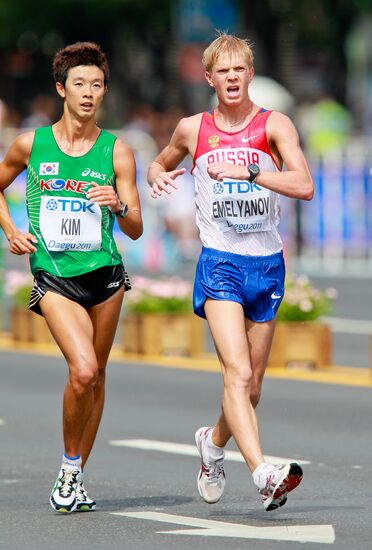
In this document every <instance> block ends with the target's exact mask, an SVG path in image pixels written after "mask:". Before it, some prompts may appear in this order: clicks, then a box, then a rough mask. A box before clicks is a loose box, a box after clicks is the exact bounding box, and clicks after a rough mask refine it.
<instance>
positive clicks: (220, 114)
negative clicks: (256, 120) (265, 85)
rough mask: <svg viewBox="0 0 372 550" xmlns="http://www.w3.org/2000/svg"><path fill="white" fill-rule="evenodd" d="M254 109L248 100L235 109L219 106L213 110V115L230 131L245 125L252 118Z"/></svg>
mask: <svg viewBox="0 0 372 550" xmlns="http://www.w3.org/2000/svg"><path fill="white" fill-rule="evenodd" d="M254 108H255V105H254V103H253V102H252V101H251V100H250V99H248V100H247V101H246V102H244V104H241V105H238V106H237V107H230V106H227V105H224V104H219V105H218V107H217V109H216V110H215V115H216V116H217V119H218V120H219V121H221V122H222V123H223V124H224V126H226V127H228V128H230V129H232V128H235V127H237V126H241V125H243V124H244V123H246V121H247V120H248V119H249V118H250V117H251V116H252V113H253V112H254Z"/></svg>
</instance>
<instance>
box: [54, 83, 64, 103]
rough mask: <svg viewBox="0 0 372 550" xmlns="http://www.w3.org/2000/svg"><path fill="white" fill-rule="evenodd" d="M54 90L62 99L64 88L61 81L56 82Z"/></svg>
mask: <svg viewBox="0 0 372 550" xmlns="http://www.w3.org/2000/svg"><path fill="white" fill-rule="evenodd" d="M56 90H57V93H58V95H59V96H61V97H62V98H63V99H65V98H66V90H65V87H64V85H63V84H62V83H61V82H56Z"/></svg>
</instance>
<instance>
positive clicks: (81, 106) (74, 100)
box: [56, 65, 106, 119]
mask: <svg viewBox="0 0 372 550" xmlns="http://www.w3.org/2000/svg"><path fill="white" fill-rule="evenodd" d="M56 86H57V91H58V93H59V95H60V96H61V97H63V98H64V99H65V101H66V107H67V108H68V110H69V111H70V112H71V113H74V114H75V115H76V116H77V117H78V118H82V119H89V118H92V116H94V114H95V112H96V111H97V109H98V107H99V106H100V105H101V103H102V100H103V97H104V95H105V93H106V86H105V84H104V73H103V71H102V70H101V69H99V68H98V67H97V66H96V65H79V66H77V67H73V68H72V69H69V71H68V74H67V79H66V82H65V85H64V86H63V84H61V83H60V82H57V85H56Z"/></svg>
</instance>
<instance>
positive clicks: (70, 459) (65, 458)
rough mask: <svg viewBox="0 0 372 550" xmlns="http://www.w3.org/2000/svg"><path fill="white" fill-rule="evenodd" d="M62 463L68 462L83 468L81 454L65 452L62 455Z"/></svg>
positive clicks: (77, 467)
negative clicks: (74, 454) (72, 454)
mask: <svg viewBox="0 0 372 550" xmlns="http://www.w3.org/2000/svg"><path fill="white" fill-rule="evenodd" d="M62 464H67V465H69V466H73V467H74V468H76V469H77V470H80V469H81V456H80V455H77V456H68V455H66V453H64V454H63V457H62Z"/></svg>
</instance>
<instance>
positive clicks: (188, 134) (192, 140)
mask: <svg viewBox="0 0 372 550" xmlns="http://www.w3.org/2000/svg"><path fill="white" fill-rule="evenodd" d="M197 117H198V115H194V116H192V117H188V118H182V119H181V120H180V121H179V123H178V124H177V126H176V129H175V131H174V133H173V135H172V137H171V140H170V142H169V144H168V145H167V146H166V147H165V148H164V149H163V150H162V151H161V153H160V154H159V155H158V156H157V157H156V159H155V160H154V161H153V162H152V163H151V164H150V167H149V171H148V174H147V181H148V182H149V185H150V187H151V196H152V197H153V198H154V199H156V198H157V197H159V196H160V195H161V194H162V193H163V192H165V193H168V194H169V193H171V190H172V189H171V188H172V187H173V188H174V189H177V184H176V183H175V181H174V180H175V179H176V178H177V177H178V176H180V175H181V174H184V173H185V171H186V169H185V168H179V169H176V168H177V166H178V165H179V164H180V162H182V161H183V159H184V158H185V157H186V156H187V155H188V154H193V152H194V149H195V147H196V140H197V134H198V129H199V126H198V122H197ZM199 124H200V123H199Z"/></svg>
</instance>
